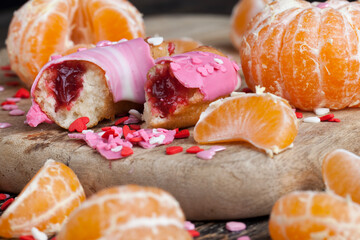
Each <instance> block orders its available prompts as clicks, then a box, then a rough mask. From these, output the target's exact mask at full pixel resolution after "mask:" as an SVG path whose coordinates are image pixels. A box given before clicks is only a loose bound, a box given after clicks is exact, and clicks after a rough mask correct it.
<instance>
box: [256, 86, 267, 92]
mask: <svg viewBox="0 0 360 240" xmlns="http://www.w3.org/2000/svg"><path fill="white" fill-rule="evenodd" d="M255 92H256V94H263V93H264V92H265V87H260V86H259V85H257V86H255Z"/></svg>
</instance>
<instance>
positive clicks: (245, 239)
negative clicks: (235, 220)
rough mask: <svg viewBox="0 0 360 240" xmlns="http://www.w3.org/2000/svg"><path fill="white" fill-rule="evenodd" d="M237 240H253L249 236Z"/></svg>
mask: <svg viewBox="0 0 360 240" xmlns="http://www.w3.org/2000/svg"><path fill="white" fill-rule="evenodd" d="M237 240H251V239H250V237H249V236H242V237H239V238H238V239H237Z"/></svg>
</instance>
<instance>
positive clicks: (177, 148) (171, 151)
mask: <svg viewBox="0 0 360 240" xmlns="http://www.w3.org/2000/svg"><path fill="white" fill-rule="evenodd" d="M182 151H183V148H182V147H180V146H172V147H167V148H166V154H167V155H173V154H177V153H180V152H182Z"/></svg>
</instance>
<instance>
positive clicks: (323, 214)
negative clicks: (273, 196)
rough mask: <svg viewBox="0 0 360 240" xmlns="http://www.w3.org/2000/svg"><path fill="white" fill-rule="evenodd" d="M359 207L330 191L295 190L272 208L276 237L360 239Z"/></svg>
mask: <svg viewBox="0 0 360 240" xmlns="http://www.w3.org/2000/svg"><path fill="white" fill-rule="evenodd" d="M359 225H360V206H359V205H358V204H356V203H353V202H351V201H349V200H346V199H344V198H341V197H339V196H337V195H334V194H331V193H321V192H310V191H304V192H293V193H290V194H287V195H285V196H283V197H282V198H280V199H279V200H278V201H277V202H276V203H275V205H274V206H273V209H272V211H271V215H270V221H269V230H270V236H271V238H272V239H274V240H285V239H286V240H303V239H323V240H330V239H347V240H355V239H360V228H359Z"/></svg>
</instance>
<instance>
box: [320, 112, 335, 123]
mask: <svg viewBox="0 0 360 240" xmlns="http://www.w3.org/2000/svg"><path fill="white" fill-rule="evenodd" d="M332 118H334V114H332V113H331V114H328V115H325V116H322V117H320V121H322V122H325V121H329V120H330V119H332Z"/></svg>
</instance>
